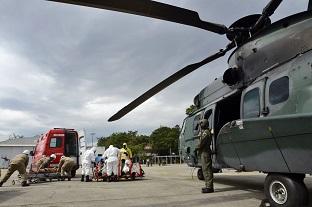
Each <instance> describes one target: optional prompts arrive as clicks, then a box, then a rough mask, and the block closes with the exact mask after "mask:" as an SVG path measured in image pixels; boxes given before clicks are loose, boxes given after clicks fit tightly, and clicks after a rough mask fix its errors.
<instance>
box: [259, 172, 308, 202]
mask: <svg viewBox="0 0 312 207" xmlns="http://www.w3.org/2000/svg"><path fill="white" fill-rule="evenodd" d="M264 194H265V196H266V197H267V199H268V200H269V202H270V204H271V205H272V206H275V207H281V206H283V207H295V206H298V207H299V206H305V205H306V204H307V203H308V190H307V187H306V186H305V184H304V182H303V179H302V176H297V175H286V174H276V173H270V174H268V175H267V177H266V178H265V181H264Z"/></svg>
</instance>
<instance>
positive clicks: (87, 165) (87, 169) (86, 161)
mask: <svg viewBox="0 0 312 207" xmlns="http://www.w3.org/2000/svg"><path fill="white" fill-rule="evenodd" d="M95 152H96V147H92V148H91V149H89V150H86V151H85V153H84V154H83V155H82V161H81V164H82V170H81V182H83V181H84V177H86V182H90V181H91V179H90V174H91V168H92V164H93V163H95Z"/></svg>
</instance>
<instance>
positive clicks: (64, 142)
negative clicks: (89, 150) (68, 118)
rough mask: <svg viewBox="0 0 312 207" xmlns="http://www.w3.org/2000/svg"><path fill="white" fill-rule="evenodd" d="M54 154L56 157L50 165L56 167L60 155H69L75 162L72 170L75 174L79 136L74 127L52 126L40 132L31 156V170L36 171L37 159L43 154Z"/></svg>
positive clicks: (77, 161) (77, 165)
mask: <svg viewBox="0 0 312 207" xmlns="http://www.w3.org/2000/svg"><path fill="white" fill-rule="evenodd" d="M51 154H55V155H56V159H55V160H53V162H52V163H51V164H50V167H52V168H53V167H57V166H58V163H59V161H60V158H61V156H63V155H64V156H66V157H71V158H73V159H74V160H75V162H76V167H75V168H74V169H73V171H72V176H73V177H74V176H75V175H76V170H77V169H78V168H79V154H80V153H79V136H78V132H77V131H75V130H74V129H65V128H54V129H51V130H49V131H47V132H46V133H45V134H42V135H41V136H40V137H39V139H38V140H37V144H36V147H35V148H34V151H32V152H31V155H32V156H33V159H32V164H31V170H33V171H36V170H37V166H36V163H37V161H38V160H39V159H40V158H42V157H43V156H47V157H48V156H50V155H51Z"/></svg>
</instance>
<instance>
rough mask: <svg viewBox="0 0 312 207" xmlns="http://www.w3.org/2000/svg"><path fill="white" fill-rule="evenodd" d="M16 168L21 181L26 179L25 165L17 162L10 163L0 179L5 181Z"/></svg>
mask: <svg viewBox="0 0 312 207" xmlns="http://www.w3.org/2000/svg"><path fill="white" fill-rule="evenodd" d="M16 170H17V171H18V173H19V174H20V176H21V178H22V181H26V180H27V175H26V167H25V166H23V165H19V164H10V165H9V168H8V171H7V172H6V174H5V175H4V177H3V179H2V180H1V181H2V182H3V183H5V182H6V181H7V180H8V179H9V178H10V177H11V175H12V174H13V173H14V172H15V171H16Z"/></svg>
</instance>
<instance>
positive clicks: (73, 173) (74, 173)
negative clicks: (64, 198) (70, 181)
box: [70, 170, 76, 178]
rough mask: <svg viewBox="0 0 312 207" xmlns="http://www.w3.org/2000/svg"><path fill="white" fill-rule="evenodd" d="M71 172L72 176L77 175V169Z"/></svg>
mask: <svg viewBox="0 0 312 207" xmlns="http://www.w3.org/2000/svg"><path fill="white" fill-rule="evenodd" d="M70 174H71V177H72V178H74V177H75V176H76V170H72V171H71V173H70Z"/></svg>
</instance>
